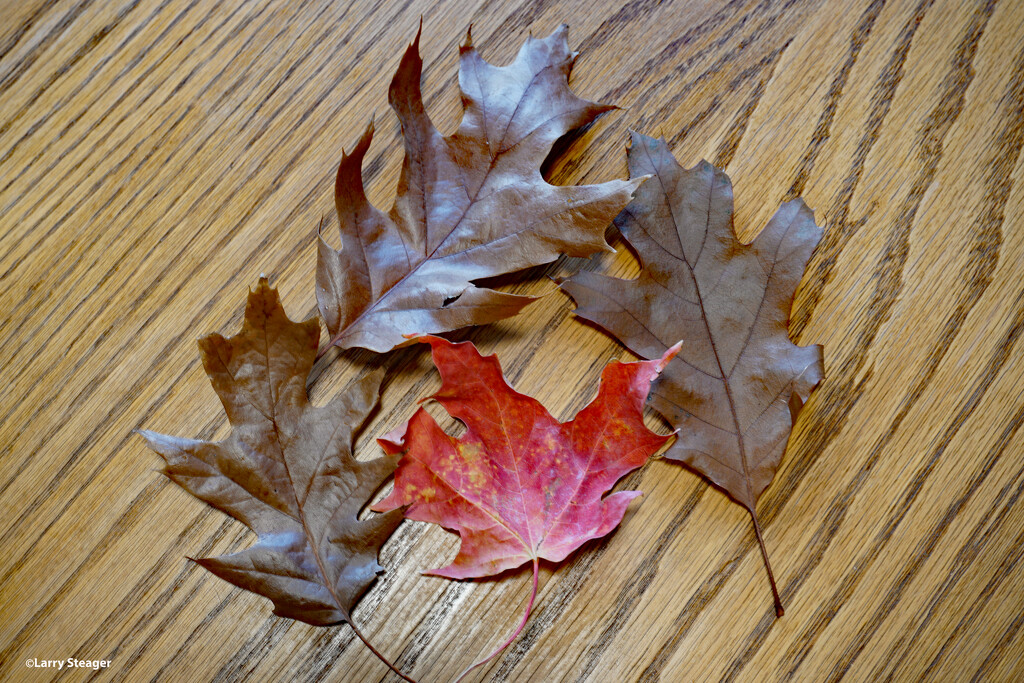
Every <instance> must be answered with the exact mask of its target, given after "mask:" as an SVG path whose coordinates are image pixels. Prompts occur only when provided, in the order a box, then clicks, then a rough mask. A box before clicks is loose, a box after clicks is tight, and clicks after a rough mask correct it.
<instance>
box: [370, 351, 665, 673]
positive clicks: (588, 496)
mask: <svg viewBox="0 0 1024 683" xmlns="http://www.w3.org/2000/svg"><path fill="white" fill-rule="evenodd" d="M418 341H421V342H423V343H427V344H430V346H431V349H432V352H433V358H434V364H435V365H436V366H437V369H438V371H439V372H440V374H441V382H442V383H441V389H440V390H439V391H438V392H437V393H436V394H434V395H433V396H431V397H430V398H432V399H433V400H435V401H437V402H439V403H440V404H441V405H442V406H443V407H444V408H445V410H446V411H447V412H448V414H449V415H451V416H452V417H454V418H455V419H457V420H459V421H461V422H462V423H463V424H465V426H466V431H465V433H464V434H463V435H462V436H461V437H459V438H453V437H451V436H449V435H448V434H447V433H445V432H444V431H443V430H442V429H441V427H440V426H438V424H437V422H435V421H434V418H432V417H431V416H430V414H429V413H427V412H426V410H424V409H423V408H420V409H419V410H417V411H416V413H415V414H414V415H413V416H412V418H411V419H410V420H409V422H408V423H407V424H406V426H405V428H404V430H402V429H400V430H398V431H397V432H393V433H391V434H389V435H387V436H386V437H384V438H382V439H378V441H379V443H380V444H381V446H382V447H383V448H384V450H385V451H386V452H387V453H389V454H398V453H401V454H402V460H401V462H400V463H399V466H398V470H397V471H396V472H395V488H394V491H393V492H392V493H391V495H389V496H388V497H387V498H386V499H384V500H382V501H380V502H379V503H377V504H376V505H374V506H373V509H374V510H378V511H385V510H395V509H397V508H399V507H402V506H408V508H407V509H406V511H405V516H406V517H407V518H409V519H414V520H420V521H424V522H435V523H437V524H440V525H441V526H443V527H445V528H446V529H451V530H453V531H457V532H458V533H459V535H460V536H461V545H460V547H459V552H458V555H457V556H456V558H455V560H454V561H453V562H452V563H451V564H450V565H448V566H447V567H444V568H441V569H434V570H431V571H428V572H426V573H428V574H434V575H437V576H444V577H448V578H452V579H468V578H474V577H482V576H491V575H494V574H497V573H499V572H501V571H504V570H506V569H511V568H513V567H518V566H520V565H522V564H525V563H527V562H532V563H533V593H532V595H531V597H530V601H529V605H528V606H527V609H526V614H525V615H524V616H523V620H522V622H521V623H520V625H519V628H518V629H517V630H516V631H515V633H513V634H512V636H511V637H510V638H509V639H508V640H507V641H506V642H505V643H504V644H503V645H502V646H501V647H499V648H498V649H497V650H496V651H495V652H494V653H492V654H491V655H490V656H489V657H487V658H486V659H484V660H482V661H480V662H478V663H477V664H475V665H474V666H473V667H470V669H472V668H474V667H475V666H479V665H480V664H483V663H484V662H486V661H488V660H490V659H491V658H493V657H494V656H496V655H497V654H498V653H499V652H501V650H502V649H504V648H505V647H506V646H507V645H508V644H509V643H511V642H512V640H514V639H515V637H516V636H517V635H518V634H519V632H520V630H521V629H522V628H523V626H524V625H525V624H526V620H527V618H528V617H529V614H530V608H531V607H532V605H533V599H534V597H535V596H536V593H537V569H538V561H539V560H542V559H543V560H550V561H552V562H561V561H562V560H564V559H565V558H566V557H567V556H568V555H569V553H571V552H573V551H574V550H576V549H577V548H579V547H580V546H581V545H583V544H584V543H585V542H586V541H588V540H590V539H594V538H600V537H601V536H604V535H605V534H607V533H608V532H610V531H611V530H612V529H613V528H615V526H617V525H618V523H619V522H620V521H621V520H622V516H623V515H624V514H625V511H626V506H627V505H628V504H629V501H631V500H633V499H634V498H635V497H637V496H639V495H640V492H639V491H619V492H617V493H613V494H611V495H609V496H605V495H604V494H605V493H607V492H608V491H609V490H610V489H611V488H612V486H614V485H615V482H617V481H618V480H619V479H620V478H621V477H622V476H624V475H625V474H626V473H627V472H630V471H632V470H634V469H636V468H638V467H640V466H641V465H643V464H644V463H645V462H646V461H647V459H648V457H649V456H650V455H651V454H653V453H654V452H655V451H657V450H658V448H660V447H661V446H662V445H663V444H664V443H665V442H666V441H667V440H668V439H669V438H671V435H665V436H662V435H660V434H656V433H655V432H652V431H651V430H649V429H648V428H647V427H646V426H645V425H644V422H643V415H642V410H643V405H644V401H645V400H646V397H647V391H648V389H649V387H650V384H651V381H652V380H653V379H654V378H655V377H656V376H657V374H658V373H659V372H660V371H661V369H662V368H663V367H664V365H665V364H666V363H667V362H668V361H669V359H670V358H671V357H672V356H673V355H674V354H675V353H676V352H677V351H678V350H679V349H678V347H672V348H671V349H668V350H667V351H666V352H665V354H664V355H663V356H662V357H661V359H660V360H657V361H641V362H637V363H611V364H610V365H608V366H607V367H606V368H605V369H604V372H603V373H602V376H601V386H600V389H599V390H598V394H597V397H596V398H595V399H594V400H593V401H592V402H591V403H590V404H589V405H588V406H586V407H585V408H584V409H583V410H581V411H580V412H579V413H578V414H577V415H576V417H575V418H574V419H573V420H571V421H569V422H565V423H560V422H558V421H557V420H556V419H555V418H553V417H552V416H551V414H550V413H548V411H547V410H546V409H545V408H544V406H542V405H541V404H540V403H539V402H538V401H537V400H536V399H534V398H531V397H529V396H525V395H523V394H520V393H518V392H516V391H514V390H513V389H512V388H511V387H510V386H509V385H508V384H507V383H506V381H505V378H504V376H503V375H502V372H501V366H500V365H499V364H498V359H497V358H496V357H495V356H493V355H492V356H487V357H481V356H480V353H479V352H478V351H477V349H476V347H475V346H473V344H471V343H470V342H463V343H461V344H452V343H450V342H448V341H446V340H444V339H441V338H438V337H421V338H419V339H418ZM468 671H469V669H467V672H468ZM463 675H465V673H464V674H463Z"/></svg>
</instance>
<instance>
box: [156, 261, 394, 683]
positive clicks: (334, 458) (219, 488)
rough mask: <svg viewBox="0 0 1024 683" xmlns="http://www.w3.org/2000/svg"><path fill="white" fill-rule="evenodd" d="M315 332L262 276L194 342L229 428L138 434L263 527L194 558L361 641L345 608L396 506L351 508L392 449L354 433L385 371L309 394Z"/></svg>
mask: <svg viewBox="0 0 1024 683" xmlns="http://www.w3.org/2000/svg"><path fill="white" fill-rule="evenodd" d="M319 340H320V323H319V321H318V320H316V319H315V318H313V319H310V320H307V321H306V322H303V323H295V322H292V321H291V320H289V319H288V316H287V315H286V314H285V312H284V309H283V308H282V307H281V302H280V299H279V297H278V294H277V290H275V289H271V288H270V286H269V285H268V284H267V280H266V279H265V278H261V279H260V282H259V285H258V286H257V287H256V291H254V292H250V293H249V302H248V306H247V307H246V310H245V321H244V323H243V326H242V331H241V333H239V334H238V335H236V336H234V337H231V338H230V339H225V338H224V337H222V336H221V335H219V334H211V335H209V336H207V337H204V338H202V339H200V340H199V348H200V351H201V353H202V358H203V366H204V367H205V368H206V374H207V375H209V377H210V381H211V382H212V383H213V388H214V389H215V390H216V392H217V395H218V396H220V400H221V402H222V403H223V404H224V410H225V411H226V412H227V416H228V419H229V420H230V422H231V435H230V436H228V438H227V439H225V440H224V441H218V442H210V441H200V440H195V439H183V438H179V437H174V436H167V435H164V434H157V433H156V432H151V431H148V430H147V431H141V432H140V433H141V434H142V436H143V437H144V438H145V439H146V441H147V442H148V444H149V446H150V448H152V449H153V450H154V451H156V452H157V453H159V454H160V455H161V456H162V457H163V458H164V460H165V461H166V463H167V464H166V467H165V468H164V470H163V473H164V474H166V475H167V476H168V477H169V478H170V479H171V480H172V481H173V482H174V483H176V484H178V485H179V486H181V487H182V488H184V489H185V490H186V491H188V492H189V493H191V494H192V495H193V496H195V497H196V498H199V499H200V500H203V501H206V502H207V503H209V504H210V505H212V506H213V507H215V508H217V509H219V510H223V511H224V512H226V513H227V514H229V515H231V516H232V517H234V518H235V519H237V520H239V521H240V522H242V523H243V524H245V525H246V526H247V527H249V528H250V529H252V530H253V531H255V532H256V534H257V535H258V541H257V542H256V544H255V545H253V546H252V547H250V548H248V549H246V550H243V551H241V552H237V553H234V554H231V555H222V556H220V557H206V558H202V559H198V560H195V561H196V562H197V563H198V564H200V565H202V566H203V567H205V568H206V569H208V570H210V571H211V572H213V573H214V574H216V575H217V576H219V577H220V578H222V579H224V580H225V581H228V582H230V583H233V584H235V585H236V586H239V587H241V588H244V589H246V590H249V591H252V592H253V593H256V594H258V595H262V596H264V597H266V598H269V599H270V600H271V601H273V603H274V614H277V615H278V616H282V617H289V618H291V619H298V620H299V621H304V622H306V623H308V624H313V625H315V626H327V625H331V624H337V623H340V622H346V623H348V624H349V625H350V626H352V628H353V630H354V631H355V632H356V635H357V636H358V637H359V638H360V639H361V640H363V642H364V643H366V639H365V638H363V636H362V634H361V633H360V632H359V631H358V629H356V627H355V625H354V624H353V622H352V608H353V607H354V605H355V603H356V602H357V601H358V600H359V598H360V597H361V596H362V594H363V593H364V592H365V591H366V589H367V588H369V586H370V584H371V583H373V581H374V580H375V578H376V576H377V574H378V573H380V572H381V571H383V569H382V568H381V566H380V565H379V564H378V563H377V553H378V552H379V550H380V547H381V545H382V544H383V543H384V541H385V540H387V538H388V537H389V536H390V535H391V534H392V532H394V530H395V528H396V527H397V526H398V525H399V523H400V522H401V520H402V515H401V513H400V512H397V511H396V512H392V513H389V514H386V515H374V516H372V517H370V518H369V519H366V520H363V521H360V520H359V519H358V515H359V512H360V510H361V509H362V508H363V507H364V506H365V505H366V504H367V503H368V502H369V498H370V497H371V496H372V495H373V494H374V492H375V491H377V489H378V488H379V487H380V485H381V484H382V483H383V482H384V480H385V479H387V478H388V476H389V475H390V474H391V473H392V472H393V471H394V469H395V466H396V465H397V463H398V458H397V457H394V456H385V457H382V458H377V459H376V460H371V461H369V462H360V461H357V460H356V459H355V458H354V457H353V456H352V443H353V437H354V434H355V432H356V431H357V430H358V429H359V427H360V426H361V425H362V424H363V422H364V421H365V420H366V417H367V416H368V415H369V413H370V411H371V410H372V409H373V407H374V406H375V405H376V404H377V392H378V388H379V386H380V381H381V377H382V371H381V372H377V373H373V374H370V375H367V376H366V377H364V378H362V379H360V380H357V381H356V382H354V383H353V385H352V386H351V387H350V389H349V390H348V391H347V393H342V394H339V395H337V396H336V397H335V398H334V399H332V400H331V401H330V402H329V403H328V404H327V405H325V406H322V407H318V406H313V405H311V404H310V403H309V399H308V398H307V396H306V377H307V376H308V375H309V371H310V370H311V368H312V367H313V361H314V359H315V357H316V352H317V345H318V344H319ZM366 644H367V646H368V647H370V649H371V650H372V651H373V652H374V654H376V655H377V656H378V657H380V658H381V660H382V661H384V662H385V663H386V664H388V666H389V667H391V668H392V669H393V670H394V667H392V666H391V664H390V663H388V662H387V660H386V659H384V658H383V657H382V656H381V655H380V654H379V653H378V652H377V651H376V650H375V649H374V648H373V647H372V646H370V645H369V643H366ZM395 672H396V673H398V674H399V675H402V674H401V673H400V672H398V671H397V670H395ZM403 678H405V676H404V675H403ZM407 680H408V679H407Z"/></svg>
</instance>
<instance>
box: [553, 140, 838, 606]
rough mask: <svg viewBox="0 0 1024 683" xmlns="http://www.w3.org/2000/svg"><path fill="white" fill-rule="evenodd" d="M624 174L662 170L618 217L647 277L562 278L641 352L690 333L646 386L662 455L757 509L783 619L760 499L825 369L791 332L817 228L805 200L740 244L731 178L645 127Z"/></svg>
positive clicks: (584, 308) (591, 314)
mask: <svg viewBox="0 0 1024 683" xmlns="http://www.w3.org/2000/svg"><path fill="white" fill-rule="evenodd" d="M629 172H630V175H631V176H633V177H636V176H638V175H647V174H650V175H653V176H654V177H653V178H652V179H651V180H650V181H649V182H647V183H645V184H644V186H643V187H641V188H640V190H639V191H638V192H637V196H636V199H635V200H634V201H633V202H631V203H630V205H629V206H627V207H626V208H625V210H624V211H623V212H622V213H621V214H620V215H619V216H618V218H616V219H615V224H616V226H618V228H619V230H620V231H621V232H622V234H623V235H624V236H625V238H626V239H627V240H628V241H629V243H630V244H631V245H632V246H633V248H634V249H635V250H636V252H637V254H638V256H639V257H640V261H641V263H642V265H643V269H642V271H641V273H640V277H639V278H638V279H637V280H633V281H623V280H619V279H616V278H610V277H606V276H603V275H598V274H594V273H589V272H581V273H579V274H577V275H574V276H573V277H572V278H570V279H569V280H568V281H567V282H565V283H563V284H562V287H563V288H564V289H565V291H566V292H568V293H569V294H570V295H571V296H572V298H573V299H575V300H576V303H577V306H578V307H577V309H576V315H578V316H580V317H582V318H585V319H587V320H590V321H592V322H595V323H597V324H598V325H600V326H601V327H603V328H604V329H606V330H608V331H609V332H610V333H611V334H612V335H614V336H615V337H617V338H618V339H619V340H620V341H622V343H623V344H625V345H626V346H628V347H629V348H630V349H631V350H632V351H633V352H635V353H636V354H638V355H639V356H641V357H643V358H657V357H658V356H660V355H661V354H662V353H664V352H665V349H667V348H668V347H669V345H670V344H672V343H674V342H675V340H677V339H683V340H684V344H683V347H682V351H681V352H680V353H679V355H678V356H677V357H676V359H675V360H674V361H672V362H671V363H669V365H668V367H667V368H666V369H665V373H664V374H663V376H662V377H661V379H660V380H659V381H658V383H657V384H656V385H655V386H654V388H653V389H652V391H651V398H650V401H651V404H652V406H653V407H654V408H655V409H656V410H658V411H659V412H660V413H661V414H662V415H664V416H665V418H666V419H667V420H668V422H669V423H670V424H671V425H672V426H673V427H675V428H676V429H678V431H679V438H678V439H677V440H676V442H675V443H674V444H673V445H672V446H671V448H669V450H668V451H667V452H666V454H665V457H666V458H670V459H672V460H678V461H681V462H684V463H686V464H687V465H689V466H690V467H692V468H693V469H695V470H696V471H697V472H699V473H700V474H702V475H703V476H704V477H706V478H707V479H708V480H710V481H711V482H712V483H713V484H715V485H716V486H718V487H719V488H721V489H722V490H724V491H725V492H726V493H727V494H729V495H730V496H731V497H732V498H733V499H734V500H735V501H737V502H738V503H739V504H740V505H742V506H743V507H745V508H746V509H747V510H749V511H750V515H751V518H752V519H753V522H754V530H755V532H756V534H757V540H758V543H759V544H760V547H761V551H762V553H763V554H764V561H765V567H766V568H767V570H768V576H769V580H770V581H771V586H772V592H773V595H774V597H775V605H776V612H777V614H778V615H779V616H782V611H783V610H782V602H781V600H780V599H779V594H778V589H777V588H776V585H775V579H774V576H773V575H772V570H771V565H770V563H769V562H768V553H767V551H766V550H765V546H764V540H763V539H762V536H761V526H760V523H759V522H758V518H757V509H756V508H757V500H758V498H759V497H760V495H761V493H762V492H763V491H764V490H765V489H766V488H767V487H768V485H769V484H770V483H771V481H772V478H773V477H774V476H775V471H776V469H777V468H778V466H779V462H780V461H781V459H782V454H783V451H784V450H785V448H786V441H787V439H788V437H789V433H790V431H791V429H792V426H793V423H794V421H795V420H796V416H797V413H798V412H799V411H800V408H801V407H802V406H803V404H804V402H805V401H806V400H807V397H808V395H809V394H810V392H811V390H812V389H813V388H814V386H815V385H817V383H818V382H819V381H820V380H821V378H822V375H823V364H822V354H821V347H820V346H817V345H814V346H803V347H802V346H797V345H795V344H793V343H792V342H791V341H790V340H789V336H788V331H787V329H788V325H789V310H790V308H791V306H792V304H793V296H794V293H795V291H796V287H797V285H798V284H799V282H800V278H801V277H802V275H803V272H804V268H805V266H806V264H807V260H808V259H809V258H810V255H811V252H812V251H813V250H814V247H815V245H816V244H817V243H818V240H819V239H820V238H821V229H820V228H818V227H817V226H816V225H815V223H814V216H813V214H812V213H811V210H810V209H808V208H807V206H806V205H805V204H804V203H803V201H802V200H799V199H797V200H794V201H791V202H787V203H786V204H783V205H782V207H781V208H780V209H779V210H778V212H777V213H776V214H775V216H774V217H773V218H772V219H771V220H770V221H769V222H768V225H767V226H766V227H765V228H764V230H762V231H761V233H760V234H759V235H758V236H757V238H756V239H755V240H754V241H753V242H751V243H750V244H749V245H745V244H742V243H741V242H740V241H739V240H738V239H737V238H736V235H735V232H734V231H733V224H732V215H733V214H732V185H731V183H730V182H729V178H728V177H727V176H726V175H725V174H724V173H723V172H722V171H720V170H718V169H716V168H714V167H713V166H711V165H710V164H708V163H707V162H701V163H700V164H698V165H697V166H696V167H694V168H692V169H689V170H685V169H683V168H682V167H681V166H680V165H679V164H678V163H677V162H676V160H675V158H673V156H672V154H671V152H669V150H668V147H667V145H666V144H665V142H664V141H658V140H655V139H653V138H649V137H646V136H644V135H640V134H637V133H634V134H633V138H632V146H631V147H630V150H629Z"/></svg>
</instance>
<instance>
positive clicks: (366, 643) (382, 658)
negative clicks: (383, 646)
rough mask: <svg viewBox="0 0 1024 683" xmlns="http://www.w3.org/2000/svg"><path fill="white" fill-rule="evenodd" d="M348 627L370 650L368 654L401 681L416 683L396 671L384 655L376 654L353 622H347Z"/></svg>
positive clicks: (374, 649)
mask: <svg viewBox="0 0 1024 683" xmlns="http://www.w3.org/2000/svg"><path fill="white" fill-rule="evenodd" d="M348 625H349V626H351V627H352V632H353V633H355V634H356V637H357V638H359V640H361V641H363V645H365V646H366V647H368V648H369V649H370V652H372V653H373V654H375V655H376V656H377V659H379V660H380V661H382V662H384V663H385V664H386V665H387V667H388V668H389V669H391V670H392V671H394V672H395V673H396V674H398V675H399V676H401V678H402V680H405V681H409V683H416V680H415V679H412V678H409V677H408V676H406V675H405V674H404V673H402V672H401V671H399V670H398V669H396V668H395V665H394V664H392V663H391V662H389V661H388V660H387V659H386V658H385V657H384V655H382V654H381V653H379V652H377V648H375V647H374V646H373V645H370V641H368V640H367V639H366V636H364V635H363V633H362V631H360V630H359V629H358V628H356V625H355V624H354V623H353V622H351V621H350V622H348Z"/></svg>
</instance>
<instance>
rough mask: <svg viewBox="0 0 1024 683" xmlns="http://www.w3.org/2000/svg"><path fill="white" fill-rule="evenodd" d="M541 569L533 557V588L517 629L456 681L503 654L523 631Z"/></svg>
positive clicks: (457, 681)
mask: <svg viewBox="0 0 1024 683" xmlns="http://www.w3.org/2000/svg"><path fill="white" fill-rule="evenodd" d="M539 571H540V567H539V561H538V560H537V558H536V557H535V558H533V590H532V591H531V592H530V600H529V602H527V603H526V612H525V613H524V614H523V619H522V621H520V622H519V626H517V627H516V630H515V631H514V632H513V633H512V635H510V636H509V637H508V639H507V640H506V641H505V642H504V643H502V644H501V645H499V646H498V649H496V650H495V651H494V652H492V653H491V654H489V655H487V656H486V657H485V658H483V659H481V660H480V661H479V662H477V663H476V664H473V665H472V666H470V667H469V668H468V669H466V670H465V671H463V672H462V673H461V674H459V677H458V678H456V679H455V683H459V682H460V681H461V680H462V679H463V678H465V677H466V675H467V674H468V673H469V672H470V671H472V670H473V669H475V668H477V667H478V666H482V665H484V664H486V663H487V662H489V661H491V660H492V659H494V658H495V657H497V656H498V655H499V654H501V651H502V650H504V649H505V648H506V647H508V646H509V645H511V644H512V641H513V640H515V639H516V638H517V637H518V636H519V634H520V633H522V632H523V627H524V626H526V621H527V620H528V619H529V618H530V611H531V610H532V609H533V601H534V600H535V599H536V598H537V577H538V573H539Z"/></svg>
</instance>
